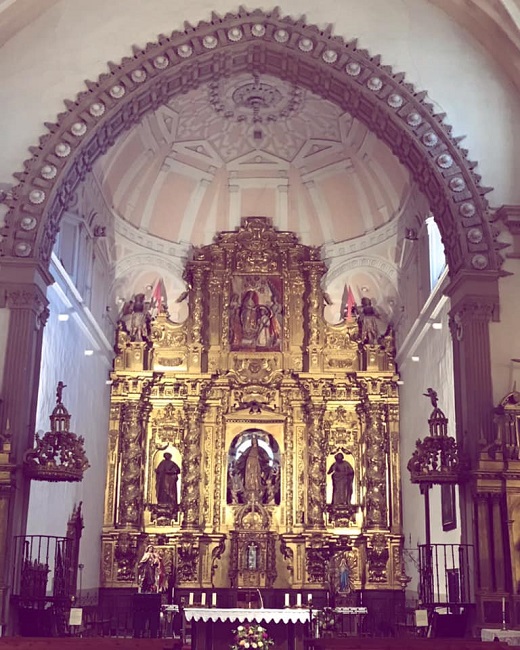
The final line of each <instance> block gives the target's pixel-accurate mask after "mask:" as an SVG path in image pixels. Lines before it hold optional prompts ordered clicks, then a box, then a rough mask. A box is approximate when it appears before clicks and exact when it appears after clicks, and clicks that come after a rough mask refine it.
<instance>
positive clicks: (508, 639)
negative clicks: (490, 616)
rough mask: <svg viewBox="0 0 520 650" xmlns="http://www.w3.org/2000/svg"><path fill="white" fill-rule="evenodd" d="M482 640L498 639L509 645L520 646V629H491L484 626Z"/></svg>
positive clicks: (481, 634)
mask: <svg viewBox="0 0 520 650" xmlns="http://www.w3.org/2000/svg"><path fill="white" fill-rule="evenodd" d="M480 638H481V639H482V641H494V640H495V639H498V640H499V641H502V642H503V643H507V645H509V646H516V647H520V631H519V630H491V629H486V628H484V629H483V630H482V631H481V633H480Z"/></svg>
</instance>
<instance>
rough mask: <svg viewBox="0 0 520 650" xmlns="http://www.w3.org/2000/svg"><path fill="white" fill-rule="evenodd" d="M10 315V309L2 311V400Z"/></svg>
mask: <svg viewBox="0 0 520 650" xmlns="http://www.w3.org/2000/svg"><path fill="white" fill-rule="evenodd" d="M9 314H10V310H9V309H7V308H3V309H0V399H1V398H2V390H3V379H4V365H5V351H6V348H7V332H8V330H9Z"/></svg>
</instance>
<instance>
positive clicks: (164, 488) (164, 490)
mask: <svg viewBox="0 0 520 650" xmlns="http://www.w3.org/2000/svg"><path fill="white" fill-rule="evenodd" d="M180 473H181V470H180V468H179V466H178V465H177V463H176V462H175V461H173V460H172V455H171V454H170V453H169V452H166V453H165V454H164V458H163V460H161V462H160V463H159V464H158V465H157V469H156V470H155V476H156V480H155V494H156V496H157V503H158V504H159V505H167V506H169V507H170V508H171V509H172V510H173V511H175V512H177V509H178V507H179V502H178V499H177V481H178V478H179V474H180Z"/></svg>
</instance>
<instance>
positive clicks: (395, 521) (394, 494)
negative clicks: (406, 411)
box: [387, 404, 402, 534]
mask: <svg viewBox="0 0 520 650" xmlns="http://www.w3.org/2000/svg"><path fill="white" fill-rule="evenodd" d="M387 418H388V429H389V431H388V445H389V451H388V463H389V472H390V481H389V485H390V490H391V498H390V501H389V505H390V530H391V532H392V533H396V534H399V533H400V532H401V523H402V514H401V471H400V461H399V406H398V405H397V404H389V405H388V406H387Z"/></svg>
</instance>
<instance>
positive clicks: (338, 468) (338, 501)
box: [328, 452, 354, 506]
mask: <svg viewBox="0 0 520 650" xmlns="http://www.w3.org/2000/svg"><path fill="white" fill-rule="evenodd" d="M334 458H335V461H334V462H333V463H332V465H331V466H330V468H329V471H328V474H332V505H333V506H348V505H350V502H351V501H352V484H353V482H354V470H353V468H352V465H351V464H350V463H349V462H347V461H346V460H345V458H344V456H343V454H342V453H341V452H340V453H338V454H336V455H335V456H334Z"/></svg>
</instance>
